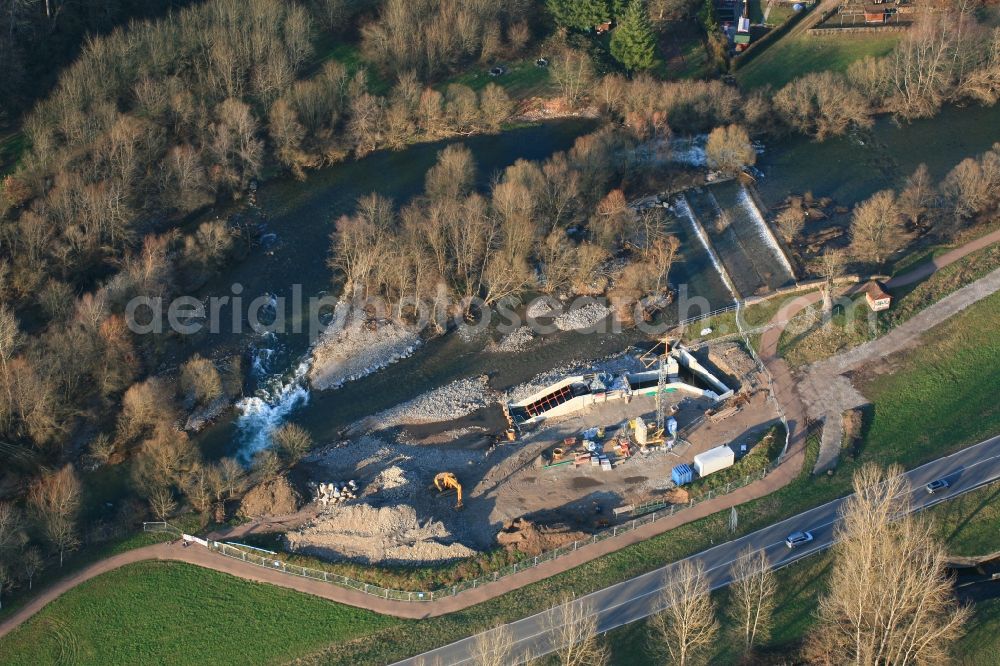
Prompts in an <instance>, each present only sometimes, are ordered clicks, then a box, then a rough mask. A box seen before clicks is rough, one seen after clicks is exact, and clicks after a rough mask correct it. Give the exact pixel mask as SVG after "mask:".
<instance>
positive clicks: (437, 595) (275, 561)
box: [143, 466, 773, 602]
mask: <svg viewBox="0 0 1000 666" xmlns="http://www.w3.org/2000/svg"><path fill="white" fill-rule="evenodd" d="M772 469H773V466H771V467H768V468H767V469H765V470H762V471H761V472H757V473H754V474H750V475H747V476H746V477H744V478H743V479H741V480H739V481H734V482H732V483H729V484H726V486H725V488H720V489H718V490H709V491H708V492H706V493H705V494H704V495H703V496H701V497H699V498H698V499H692V500H691V501H690V502H688V503H687V504H670V505H664V506H663V507H662V508H660V509H659V510H651V509H652V507H648V506H647V507H646V510H645V511H644V515H642V516H638V517H636V518H632V519H631V520H626V521H624V522H623V523H621V524H620V525H614V526H612V527H608V528H606V529H604V530H601V531H599V532H596V533H594V534H593V535H591V537H590V538H588V539H579V540H576V541H573V542H572V543H568V544H566V545H565V546H560V547H559V548H556V549H554V550H550V551H548V552H545V553H542V554H541V555H538V556H536V557H531V558H528V559H525V560H523V561H521V562H516V563H514V564H511V565H508V566H505V567H502V568H500V569H497V570H496V571H494V572H493V573H490V574H487V575H485V576H480V577H478V578H473V579H471V580H466V581H462V582H460V583H456V584H454V585H449V586H447V587H443V588H439V589H436V590H427V591H412V590H392V589H388V588H385V587H380V586H378V585H374V584H372V583H365V582H362V581H359V580H355V579H353V578H349V577H347V576H342V575H340V574H337V573H333V572H330V571H323V570H321V569H313V568H310V567H304V566H300V565H298V564H292V563H291V562H286V561H284V560H282V559H280V558H279V557H278V556H277V554H271V553H270V552H268V551H263V550H260V549H255V548H253V547H251V546H245V545H240V544H233V543H222V542H219V541H214V540H212V539H207V540H206V539H200V538H197V537H192V536H190V535H187V534H184V533H183V532H182V531H181V530H180V529H178V528H176V527H174V526H173V525H170V524H169V523H164V522H150V523H143V529H144V530H145V531H147V532H166V533H170V534H174V535H175V536H177V537H179V538H183V539H185V540H186V541H191V542H195V543H200V544H203V545H205V546H206V547H207V548H208V549H209V550H212V551H214V552H216V553H219V554H220V555H224V556H226V557H230V558H233V559H235V560H240V561H243V562H247V563H248V564H253V565H256V566H259V567H263V568H265V569H271V570H273V571H280V572H282V573H286V574H290V575H293V576H300V577H302V578H311V579H313V580H318V581H323V582H324V583H331V584H333V585H338V586H340V587H343V588H346V589H350V590H356V591H358V592H362V593H364V594H370V595H372V596H375V597H380V598H382V599H391V600H394V601H412V602H420V601H434V600H436V599H442V598H444V597H451V596H455V595H456V594H459V593H460V592H464V591H465V590H471V589H475V588H477V587H482V586H483V585H486V584H488V583H493V582H496V581H498V580H500V579H501V578H505V577H507V576H511V575H513V574H516V573H518V572H519V571H524V570H525V569H531V568H533V567H536V566H538V565H539V564H542V563H544V562H549V561H552V560H555V559H558V558H560V557H564V556H566V555H568V554H570V553H573V552H575V551H577V550H579V549H580V548H584V547H586V546H589V545H592V544H596V543H598V542H601V541H605V540H607V539H611V538H613V537H616V536H618V535H619V534H625V533H627V532H631V531H633V530H635V529H637V528H639V527H642V526H643V525H648V524H650V523H655V522H657V521H660V520H664V519H667V518H671V517H673V516H674V515H677V514H679V513H683V512H684V511H685V510H687V509H689V508H691V507H694V506H697V505H698V504H701V503H702V502H707V501H709V500H711V499H713V498H716V497H720V496H723V495H725V494H727V493H729V492H732V491H733V490H736V489H737V488H742V487H743V486H747V485H750V484H751V483H754V482H755V481H759V480H761V479H763V478H764V477H765V476H767V474H769V473H770V472H771V470H772ZM636 508H638V507H636Z"/></svg>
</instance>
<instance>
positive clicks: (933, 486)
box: [924, 479, 948, 495]
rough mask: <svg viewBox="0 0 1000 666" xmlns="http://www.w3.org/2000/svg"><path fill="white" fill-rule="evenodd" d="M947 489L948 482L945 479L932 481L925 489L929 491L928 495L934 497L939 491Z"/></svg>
mask: <svg viewBox="0 0 1000 666" xmlns="http://www.w3.org/2000/svg"><path fill="white" fill-rule="evenodd" d="M947 487H948V482H947V481H945V480H944V479H937V480H935V481H931V482H930V483H928V484H927V485H926V486H924V488H926V489H927V493H928V494H929V495H933V494H934V493H936V492H937V491H939V490H944V489H945V488H947Z"/></svg>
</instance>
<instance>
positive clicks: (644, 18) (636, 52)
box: [611, 0, 656, 72]
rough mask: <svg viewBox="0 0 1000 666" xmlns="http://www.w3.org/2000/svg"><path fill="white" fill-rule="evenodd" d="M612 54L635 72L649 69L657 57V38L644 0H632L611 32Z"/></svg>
mask: <svg viewBox="0 0 1000 666" xmlns="http://www.w3.org/2000/svg"><path fill="white" fill-rule="evenodd" d="M611 55H612V56H614V58H615V60H617V61H618V62H620V63H621V64H622V65H624V66H625V69H627V70H629V71H630V72H634V71H636V70H640V69H649V68H650V67H652V65H653V60H654V59H655V57H656V38H655V37H654V35H653V25H652V24H651V23H650V22H649V14H648V13H647V12H646V5H645V3H644V2H643V0H632V2H631V3H629V6H628V9H626V10H625V15H624V16H622V17H621V20H620V22H619V23H618V27H617V28H615V29H614V32H612V33H611Z"/></svg>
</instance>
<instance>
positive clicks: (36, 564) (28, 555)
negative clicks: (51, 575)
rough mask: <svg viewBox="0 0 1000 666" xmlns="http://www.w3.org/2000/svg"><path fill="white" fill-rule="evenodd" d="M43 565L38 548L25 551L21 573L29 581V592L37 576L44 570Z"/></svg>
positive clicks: (22, 557)
mask: <svg viewBox="0 0 1000 666" xmlns="http://www.w3.org/2000/svg"><path fill="white" fill-rule="evenodd" d="M43 565H44V562H43V561H42V554H41V553H39V552H38V549H37V548H34V547H32V548H28V549H27V550H26V551H24V555H22V556H21V571H22V572H23V573H24V577H25V578H27V579H28V590H31V585H32V583H34V581H35V576H36V575H37V574H38V572H39V571H41V570H42V566H43Z"/></svg>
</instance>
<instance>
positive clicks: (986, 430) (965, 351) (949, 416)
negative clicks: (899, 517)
mask: <svg viewBox="0 0 1000 666" xmlns="http://www.w3.org/2000/svg"><path fill="white" fill-rule="evenodd" d="M998 328H1000V293H996V294H993V295H992V296H989V297H987V298H985V299H983V300H981V301H979V302H978V303H976V304H974V305H973V306H971V307H969V308H967V309H966V310H965V311H963V312H962V313H960V314H958V315H956V316H955V317H952V318H951V319H949V320H948V321H946V322H944V323H943V324H941V325H940V326H937V327H935V328H934V329H933V335H930V336H925V338H924V343H923V344H922V345H920V346H918V347H915V348H913V349H912V350H910V351H908V352H906V353H905V355H904V358H903V359H902V360H895V359H893V358H892V357H890V358H889V359H888V362H889V363H890V364H892V366H893V372H892V374H879V375H875V376H870V377H861V378H859V379H860V381H856V382H855V385H856V386H858V388H859V389H860V390H861V392H862V393H863V394H864V395H865V396H867V397H868V398H869V399H870V400H871V401H872V402H873V403H874V410H873V413H872V415H871V420H870V423H869V424H868V432H867V433H866V435H865V445H864V446H865V449H866V450H868V451H866V453H865V455H866V457H873V458H877V459H880V460H884V461H890V460H896V461H901V462H903V463H905V464H912V463H916V462H918V461H922V460H927V459H929V458H932V457H935V456H938V455H941V454H942V453H945V452H947V451H950V450H953V449H954V448H956V444H957V443H959V442H972V441H977V440H980V439H983V438H985V437H988V436H990V435H992V434H995V433H996V432H998V431H1000V403H998V402H997V398H996V394H997V389H998V388H1000V336H998V335H997V333H996V332H997V330H998Z"/></svg>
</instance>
